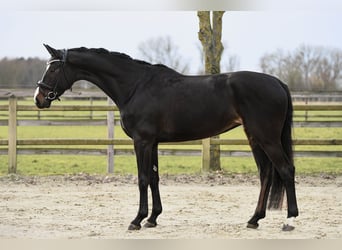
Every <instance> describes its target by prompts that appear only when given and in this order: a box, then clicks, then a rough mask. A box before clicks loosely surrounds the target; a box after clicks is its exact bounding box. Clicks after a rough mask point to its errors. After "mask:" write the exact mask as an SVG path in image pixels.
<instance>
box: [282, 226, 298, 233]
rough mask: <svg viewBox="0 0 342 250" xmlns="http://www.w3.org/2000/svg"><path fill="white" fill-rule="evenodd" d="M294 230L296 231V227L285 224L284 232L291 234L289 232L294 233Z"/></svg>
mask: <svg viewBox="0 0 342 250" xmlns="http://www.w3.org/2000/svg"><path fill="white" fill-rule="evenodd" d="M293 229H295V227H294V226H291V225H289V224H284V225H283V228H282V230H283V231H284V232H289V231H292V230H293Z"/></svg>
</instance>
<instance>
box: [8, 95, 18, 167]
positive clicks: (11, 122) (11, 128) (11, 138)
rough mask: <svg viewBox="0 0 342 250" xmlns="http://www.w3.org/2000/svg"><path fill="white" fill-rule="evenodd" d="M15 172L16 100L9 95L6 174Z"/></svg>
mask: <svg viewBox="0 0 342 250" xmlns="http://www.w3.org/2000/svg"><path fill="white" fill-rule="evenodd" d="M16 172H17V98H16V97H15V96H14V95H11V96H10V98H9V105H8V173H9V174H11V173H12V174H15V173H16Z"/></svg>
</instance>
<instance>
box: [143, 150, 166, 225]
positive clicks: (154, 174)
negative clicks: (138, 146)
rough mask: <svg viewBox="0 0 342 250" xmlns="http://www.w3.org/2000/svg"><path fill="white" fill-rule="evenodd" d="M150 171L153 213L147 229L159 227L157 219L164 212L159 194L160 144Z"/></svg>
mask: <svg viewBox="0 0 342 250" xmlns="http://www.w3.org/2000/svg"><path fill="white" fill-rule="evenodd" d="M149 171H150V187H151V192H152V206H153V208H152V213H151V216H150V218H148V220H147V222H146V224H145V225H144V226H145V227H155V226H157V217H158V215H160V214H161V212H162V204H161V200H160V194H159V173H158V171H159V169H158V144H155V145H154V146H153V149H152V166H151V167H150V169H149Z"/></svg>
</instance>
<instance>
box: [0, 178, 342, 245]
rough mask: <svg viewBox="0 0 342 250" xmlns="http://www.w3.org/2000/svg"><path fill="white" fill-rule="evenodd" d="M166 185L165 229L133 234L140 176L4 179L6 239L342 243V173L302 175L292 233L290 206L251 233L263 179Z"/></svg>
mask: <svg viewBox="0 0 342 250" xmlns="http://www.w3.org/2000/svg"><path fill="white" fill-rule="evenodd" d="M160 184H161V185H160V191H161V197H162V201H163V205H164V207H163V213H162V214H161V216H160V217H159V218H158V225H157V227H155V228H144V227H143V228H142V229H141V230H138V231H129V230H127V227H128V225H129V223H130V221H131V219H132V218H133V217H134V215H135V214H136V212H137V206H138V200H139V199H138V198H139V194H138V192H137V191H138V186H137V178H136V177H135V176H131V175H128V176H117V175H110V176H98V175H88V174H78V175H66V176H49V177H23V176H15V175H14V176H5V177H1V178H0V200H1V203H0V210H1V211H2V212H1V214H0V238H1V239H8V238H9V239H12V238H19V239H89V238H95V239H98V238H99V239H143V238H147V239H273V238H276V239H294V238H299V239H303V238H305V239H319V238H328V239H332V238H342V192H341V191H342V176H334V175H321V176H315V177H313V176H297V178H296V184H297V195H298V205H299V211H300V214H299V217H297V218H296V220H295V226H296V228H295V229H294V230H293V231H291V232H283V231H282V230H281V228H282V224H283V223H284V221H285V217H286V209H285V207H286V206H285V204H286V203H285V202H286V201H285V202H284V205H283V207H284V208H283V210H282V211H274V210H273V211H267V216H266V218H265V219H263V220H261V221H260V223H259V224H260V226H259V228H258V229H248V228H246V224H247V221H248V219H249V218H250V216H251V215H252V214H253V211H254V209H255V204H256V201H257V200H256V199H257V197H258V192H259V181H258V177H257V176H253V175H229V176H225V175H221V174H218V173H215V174H208V175H196V176H188V175H179V176H161V183H160ZM150 200H151V197H149V202H150ZM149 208H150V210H151V204H150V205H149ZM144 222H145V221H143V223H144Z"/></svg>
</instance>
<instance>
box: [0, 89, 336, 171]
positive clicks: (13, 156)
mask: <svg viewBox="0 0 342 250" xmlns="http://www.w3.org/2000/svg"><path fill="white" fill-rule="evenodd" d="M294 109H295V110H296V111H303V112H304V113H303V114H301V115H299V116H297V118H298V119H297V120H298V121H296V122H295V126H324V127H342V116H341V114H337V115H331V114H330V115H312V114H309V112H311V111H342V105H340V104H338V105H329V104H324V105H295V106H294ZM0 111H8V121H7V122H5V123H4V122H2V124H0V125H6V126H8V139H0V146H7V147H8V148H7V150H6V149H5V150H4V149H2V150H0V154H6V153H7V154H8V172H9V173H16V169H17V155H18V154H20V153H24V154H60V153H61V152H63V153H66V154H80V153H85V154H107V155H108V172H109V173H112V172H113V170H114V165H113V162H114V161H113V157H114V155H118V154H133V151H132V149H128V150H127V149H118V150H114V146H115V145H132V144H133V143H132V140H130V139H115V138H114V136H113V135H114V134H113V131H114V123H116V122H117V119H116V120H115V119H114V111H118V109H117V108H116V107H115V106H113V105H102V106H93V105H88V106H74V105H68V106H53V107H51V108H50V109H49V111H80V112H81V111H82V112H94V111H106V112H107V117H106V119H104V120H98V119H95V120H94V119H92V117H91V116H92V113H90V116H89V117H88V119H81V120H72V121H67V122H66V121H65V120H41V119H40V111H39V110H38V109H37V108H36V107H35V106H33V105H17V98H16V97H15V96H11V97H10V98H9V103H8V105H0ZM19 111H20V112H21V111H24V112H25V111H27V112H28V111H30V112H32V111H36V112H37V116H35V119H30V120H27V119H26V120H25V119H24V120H20V119H18V112H19ZM313 117H314V118H318V119H319V120H320V121H317V119H316V120H315V121H310V120H312V118H313ZM326 118H330V119H329V121H326V120H322V119H326ZM114 121H115V122H114ZM70 123H71V124H73V125H82V124H86V125H89V124H91V125H105V124H106V125H107V127H108V137H107V138H98V139H71V138H68V139H56V138H44V139H18V138H17V126H18V125H45V126H46V125H67V124H70ZM175 144H177V145H190V146H194V145H197V146H201V150H198V149H197V150H196V149H195V150H194V149H187V150H185V149H171V150H170V149H169V150H166V149H161V150H159V154H162V155H200V156H201V157H202V169H203V170H204V171H207V170H209V165H208V162H209V160H208V157H209V156H210V153H209V150H210V145H213V144H218V145H233V146H238V145H248V141H247V140H246V139H213V138H208V139H204V140H196V141H188V142H181V143H163V145H175ZM294 144H295V145H342V138H331V139H297V140H294ZM39 145H44V146H56V145H75V146H79V145H107V146H108V149H107V150H103V149H102V150H98V149H80V148H63V149H61V148H58V149H56V148H52V147H51V148H44V149H42V148H39V149H35V148H31V147H27V148H25V146H39ZM18 146H21V147H20V149H18ZM5 151H6V152H5ZM295 154H296V156H308V155H309V156H316V157H317V156H324V157H342V151H329V152H325V151H323V152H322V151H315V152H311V151H296V152H295ZM250 155H251V152H250V150H236V151H232V150H230V151H223V152H222V153H221V156H250Z"/></svg>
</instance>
